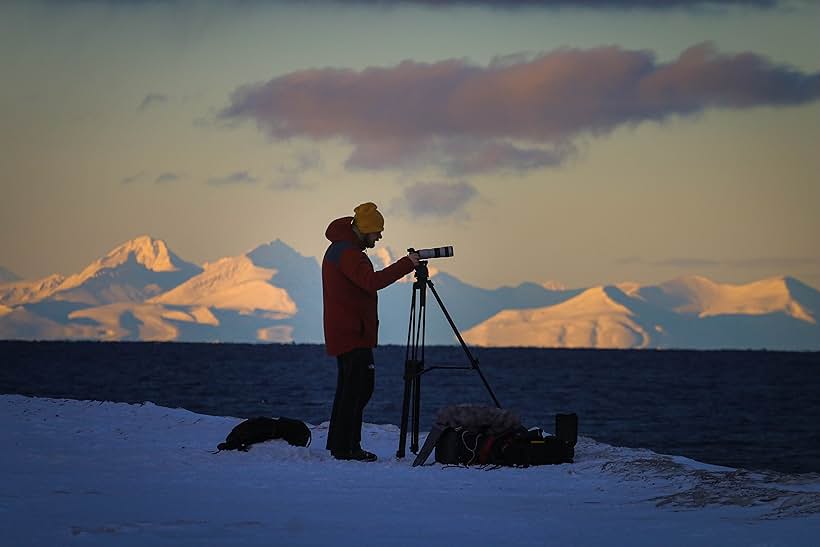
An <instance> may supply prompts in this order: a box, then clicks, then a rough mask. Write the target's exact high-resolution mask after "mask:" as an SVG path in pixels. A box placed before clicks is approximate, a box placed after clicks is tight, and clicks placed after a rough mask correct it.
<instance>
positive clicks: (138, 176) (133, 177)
mask: <svg viewBox="0 0 820 547" xmlns="http://www.w3.org/2000/svg"><path fill="white" fill-rule="evenodd" d="M143 178H145V172H144V171H140V172H139V173H137V174H136V175H129V176H127V177H123V178H122V179H120V183H122V184H134V183H136V182H139V181H141V180H142V179H143Z"/></svg>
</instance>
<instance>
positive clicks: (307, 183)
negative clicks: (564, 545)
mask: <svg viewBox="0 0 820 547" xmlns="http://www.w3.org/2000/svg"><path fill="white" fill-rule="evenodd" d="M818 24H820V3H818V2H813V1H808V0H751V1H740V0H716V1H712V2H706V1H701V0H669V1H665V2H649V1H648V0H583V1H580V0H579V1H570V0H543V1H538V0H528V1H508V2H501V1H491V0H484V1H477V0H476V1H469V0H462V1H446V0H440V1H433V0H427V1H422V0H418V1H414V0H403V1H398V0H393V1H391V0H381V1H377V0H370V1H367V0H361V1H344V2H343V1H331V0H326V1H323V0H313V1H308V2H296V1H286V0H281V1H276V0H237V1H228V0H223V1H219V2H217V1H207V0H204V1H188V0H119V1H118V0H65V1H60V2H58V1H56V0H45V1H36V0H35V1H25V2H24V1H20V2H14V1H9V2H3V3H2V4H1V5H0V73H2V75H3V84H2V86H0V192H2V194H1V195H2V200H0V222H2V225H0V227H1V228H2V229H1V230H0V267H4V268H6V269H8V270H10V271H12V272H14V273H16V274H17V275H18V276H20V277H22V278H25V279H36V278H40V277H44V276H47V275H49V274H52V273H61V274H63V275H70V274H72V273H75V272H77V271H80V270H81V269H82V268H83V267H85V266H86V265H87V264H88V263H89V262H91V261H93V260H95V259H97V258H99V257H101V256H102V255H104V254H105V253H106V252H108V251H109V250H110V249H112V248H113V247H115V246H116V245H119V244H121V243H123V242H125V241H127V240H129V239H132V238H135V237H137V236H140V235H144V234H147V235H150V236H152V237H155V238H159V239H162V240H164V241H165V242H166V243H167V244H168V246H169V247H170V248H171V250H173V251H174V252H175V253H177V254H178V255H179V256H180V257H182V258H183V259H185V260H188V261H191V262H195V263H199V264H201V263H203V262H205V261H213V260H216V259H218V258H221V257H224V256H235V255H238V254H241V253H244V252H247V251H249V250H251V249H253V248H254V247H256V246H257V245H260V244H263V243H266V242H270V241H272V240H275V239H281V240H283V241H284V242H285V243H287V244H288V245H290V246H291V247H293V248H295V249H296V250H297V251H299V252H300V253H302V254H304V255H308V256H315V257H317V258H319V259H321V257H322V255H323V253H324V250H325V248H326V246H327V240H326V239H325V238H324V230H325V228H326V227H327V225H328V223H329V222H330V221H332V220H333V219H335V218H338V217H341V216H346V215H352V211H353V208H354V207H355V206H356V205H358V204H359V203H362V202H365V201H372V202H375V203H377V204H378V206H379V209H380V210H381V211H382V212H383V214H384V216H385V218H386V222H385V231H384V233H383V239H382V241H381V242H380V243H379V244H380V245H384V246H386V247H387V248H389V249H390V250H391V251H392V253H393V255H394V256H398V255H401V254H403V253H404V252H405V251H404V250H405V249H407V248H408V247H415V248H424V247H435V246H442V245H453V246H454V248H455V256H454V257H453V258H449V259H443V260H441V261H440V262H439V263H437V264H436V266H437V267H439V268H440V269H442V270H445V271H447V272H449V273H451V274H453V275H455V276H457V277H459V278H460V279H462V280H463V281H465V282H468V283H471V284H474V285H478V286H481V287H487V288H493V287H498V286H502V285H516V284H518V283H521V282H524V281H533V282H537V283H558V284H560V285H563V286H565V287H570V288H577V287H588V286H593V285H598V284H612V283H619V282H624V281H633V282H639V283H644V284H648V283H659V282H662V281H666V280H669V279H673V278H676V277H679V276H682V275H704V276H707V277H709V278H712V279H714V280H716V281H720V282H726V283H745V282H749V281H753V280H757V279H762V278H765V277H771V276H779V275H790V276H794V277H797V278H798V279H800V280H802V281H804V282H806V283H808V284H810V285H812V286H814V287H820V245H818V244H817V239H818V237H817V236H818V234H820V220H819V219H820V215H817V213H816V210H817V208H818V205H819V204H820V154H818V145H817V143H818V142H820V54H818V52H820V35H818V33H817V32H816V28H817V26H818Z"/></svg>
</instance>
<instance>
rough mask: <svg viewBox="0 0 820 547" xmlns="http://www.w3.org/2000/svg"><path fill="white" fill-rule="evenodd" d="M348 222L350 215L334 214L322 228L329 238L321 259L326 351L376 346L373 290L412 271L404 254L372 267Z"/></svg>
mask: <svg viewBox="0 0 820 547" xmlns="http://www.w3.org/2000/svg"><path fill="white" fill-rule="evenodd" d="M352 222H353V217H343V218H337V219H336V220H334V221H333V222H331V223H330V225H329V226H328V227H327V231H325V236H326V237H327V238H328V239H329V240H330V241H331V243H330V246H329V247H328V248H327V251H326V252H325V257H324V259H323V260H322V292H323V296H324V323H325V348H326V349H327V352H328V353H329V354H330V355H340V354H342V353H346V352H348V351H350V350H352V349H356V348H373V347H376V344H377V341H378V331H379V312H378V296H377V295H376V291H378V290H379V289H383V288H385V287H387V286H388V285H390V284H391V283H394V282H396V281H398V280H399V279H401V278H402V277H404V276H405V275H407V274H409V273H410V272H412V271H413V262H412V261H411V260H410V259H409V258H407V257H404V258H402V259H401V260H399V261H398V262H396V263H395V264H392V265H390V266H388V267H387V268H385V269H383V270H381V271H378V272H375V271H373V264H372V263H371V262H370V259H369V258H367V255H366V254H365V253H364V249H365V246H364V244H363V243H362V242H361V241H359V238H358V237H357V236H356V234H355V233H354V232H353V227H352V224H351V223H352Z"/></svg>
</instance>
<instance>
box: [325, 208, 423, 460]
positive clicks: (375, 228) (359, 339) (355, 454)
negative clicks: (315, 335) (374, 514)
mask: <svg viewBox="0 0 820 547" xmlns="http://www.w3.org/2000/svg"><path fill="white" fill-rule="evenodd" d="M354 213H355V216H353V217H342V218H337V219H336V220H334V221H333V222H331V223H330V225H329V226H328V227H327V231H325V236H326V237H327V238H328V239H329V240H330V242H331V243H330V246H329V247H328V248H327V251H326V252H325V256H324V259H323V260H322V292H323V296H324V326H325V347H326V349H327V352H328V353H329V354H330V355H333V356H335V357H336V360H337V363H338V377H337V380H336V396H335V398H334V399H333V412H332V414H331V416H330V428H329V429H328V432H327V449H328V450H330V452H331V454H333V457H335V458H336V459H340V460H358V461H366V462H372V461H376V455H375V454H372V453H370V452H367V451H366V450H363V449H362V446H361V439H362V413H363V411H364V407H365V406H366V405H367V403H368V401H370V396H371V395H372V394H373V384H374V379H375V369H376V366H375V364H374V362H373V348H374V347H376V343H377V339H378V330H379V318H378V296H377V294H376V291H378V290H379V289H383V288H385V287H387V286H388V285H390V284H392V283H394V282H396V281H398V280H399V279H401V278H402V277H404V276H405V275H407V274H408V273H410V272H412V271H413V269H414V268H415V266H417V265H418V261H419V258H418V255H417V254H416V253H410V254H408V255H407V256H405V257H402V258H401V259H400V260H398V261H397V262H396V263H394V264H392V265H390V266H388V267H387V268H385V269H383V270H380V271H378V272H376V271H374V270H373V264H372V263H371V262H370V259H369V258H368V257H367V255H366V254H365V253H364V250H365V249H372V248H373V247H375V246H376V242H377V241H378V240H380V239H381V238H382V230H384V217H382V215H381V213H380V212H379V211H378V210H377V208H376V205H375V204H373V203H363V204H361V205H359V206H358V207H356V208H355V209H354Z"/></svg>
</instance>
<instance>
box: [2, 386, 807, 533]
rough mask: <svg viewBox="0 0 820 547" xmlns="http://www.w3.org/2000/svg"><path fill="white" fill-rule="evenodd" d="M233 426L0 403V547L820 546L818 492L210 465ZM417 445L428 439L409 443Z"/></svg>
mask: <svg viewBox="0 0 820 547" xmlns="http://www.w3.org/2000/svg"><path fill="white" fill-rule="evenodd" d="M239 421H240V420H238V419H237V418H230V417H215V416H205V415H200V414H195V413H192V412H189V411H187V410H182V409H171V408H164V407H159V406H156V405H154V404H151V403H146V404H144V405H128V404H122V403H108V402H96V401H74V400H56V399H37V398H28V397H23V396H17V395H2V396H0V433H1V434H2V439H3V441H4V446H3V449H2V451H0V469H2V474H3V480H2V481H0V544H2V545H4V546H9V547H12V546H14V547H23V546H26V545H36V546H48V547H52V546H54V547H56V546H71V545H83V546H85V545H117V546H119V545H139V546H150V545H169V546H171V545H172V546H189V545H190V546H208V545H242V546H253V545H266V546H271V545H287V546H295V545H336V546H339V545H353V546H365V545H377V546H388V545H408V546H427V545H447V546H452V545H493V546H501V545H562V546H567V545H628V546H641V545H646V546H672V545H720V546H729V545H743V546H752V545H760V546H763V545H766V546H773V545H789V546H792V545H806V546H809V545H811V546H815V545H818V544H820V475H818V474H811V475H800V476H795V475H779V474H766V473H753V472H747V471H742V470H735V469H728V468H721V467H715V466H710V465H705V464H701V463H698V462H695V461H692V460H689V459H686V458H681V457H675V456H664V455H659V454H655V453H653V452H650V451H648V450H636V449H628V448H618V447H613V446H608V445H605V444H602V443H598V442H595V441H594V440H592V439H588V438H581V439H580V441H579V444H578V447H577V450H576V452H577V458H576V463H574V464H567V465H558V466H544V467H535V468H529V469H510V468H503V469H494V470H490V469H479V468H469V469H468V468H460V467H443V466H441V465H438V464H433V463H432V461H433V458H432V457H431V458H430V460H429V461H428V465H426V466H424V467H420V468H412V467H411V466H410V463H411V460H412V458H411V457H410V456H408V457H407V458H405V459H404V460H401V461H398V460H396V459H395V457H394V455H395V451H396V446H397V442H398V428H397V427H395V426H392V425H373V424H368V425H367V426H366V430H365V433H364V441H363V444H364V446H365V447H366V448H368V449H370V450H372V451H374V452H376V453H377V454H378V455H379V458H380V459H379V461H378V462H377V463H371V464H366V463H358V462H341V461H336V460H333V459H331V458H330V457H329V455H328V453H327V452H326V451H325V450H324V444H325V435H326V428H327V424H321V425H318V426H315V427H312V430H313V443H312V445H311V446H310V447H308V448H297V447H292V446H289V445H288V444H286V443H285V442H284V441H271V442H267V443H264V444H260V445H255V446H254V447H253V448H251V450H250V451H249V452H247V453H241V452H220V453H214V450H215V448H214V447H215V446H216V444H217V443H219V442H221V441H222V440H224V438H225V436H226V435H227V433H228V432H229V431H230V430H231V428H232V427H233V426H234V425H235V424H237V423H238V422H239ZM422 440H423V439H422Z"/></svg>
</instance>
